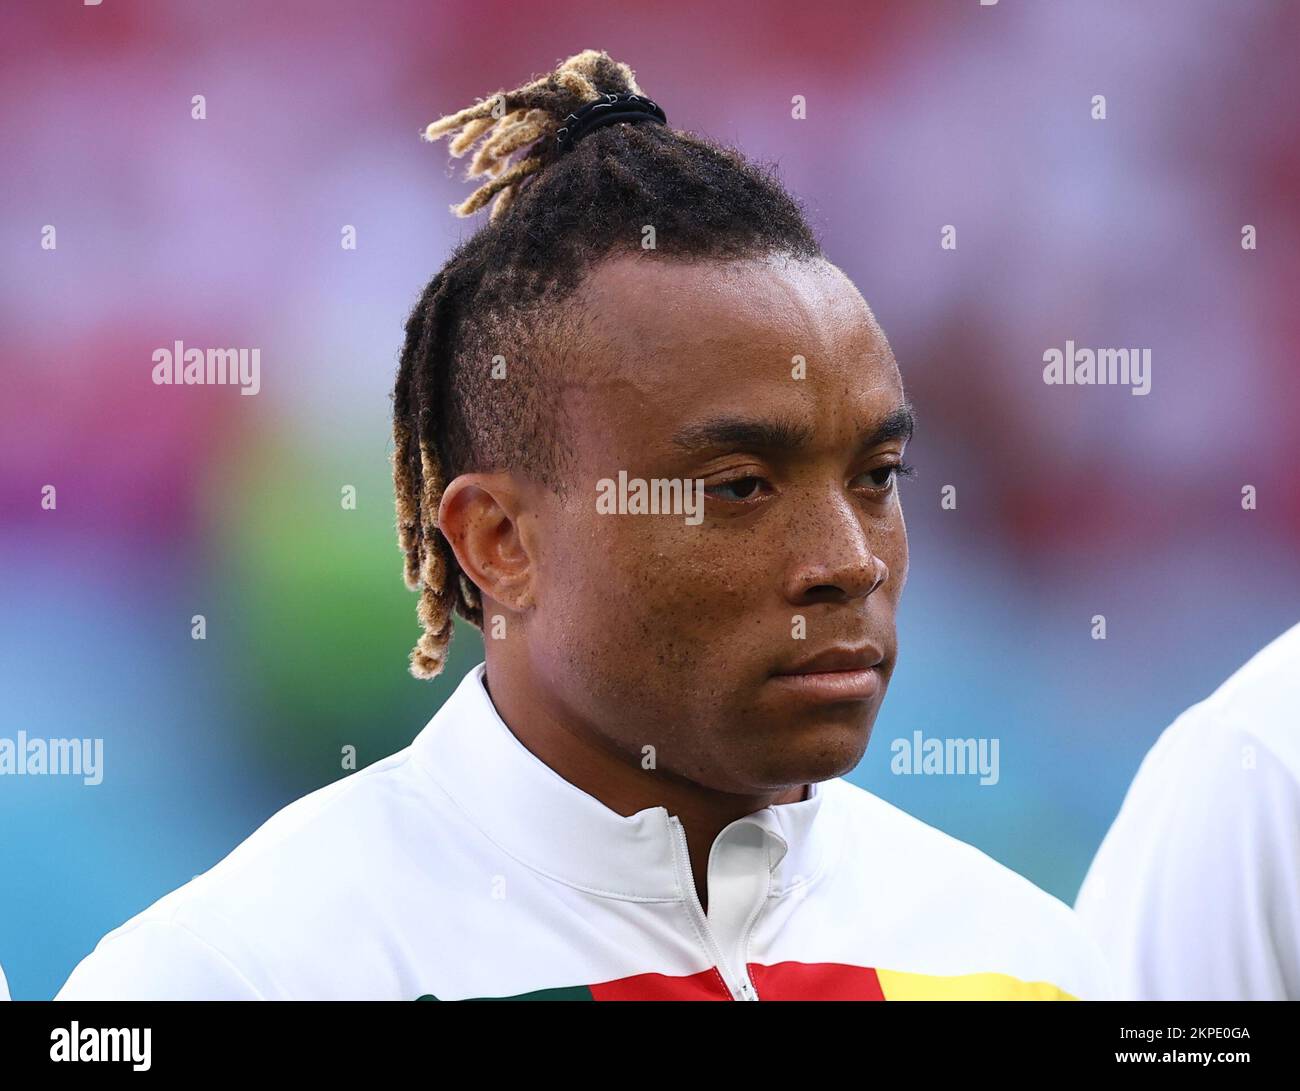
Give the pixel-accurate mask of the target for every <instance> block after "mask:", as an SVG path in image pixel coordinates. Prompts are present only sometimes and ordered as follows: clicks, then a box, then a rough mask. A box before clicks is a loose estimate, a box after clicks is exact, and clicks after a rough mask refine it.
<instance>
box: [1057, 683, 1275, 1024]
mask: <svg viewBox="0 0 1300 1091" xmlns="http://www.w3.org/2000/svg"><path fill="white" fill-rule="evenodd" d="M1290 715H1291V716H1292V717H1296V716H1300V710H1292V711H1291V712H1290ZM1294 722H1296V723H1297V724H1300V720H1295V721H1294ZM1298 730H1300V728H1298ZM1075 908H1076V910H1077V911H1078V914H1079V917H1080V918H1081V920H1082V921H1083V923H1084V927H1085V928H1087V929H1088V931H1089V932H1091V933H1092V935H1093V936H1094V938H1095V939H1096V940H1097V942H1098V944H1099V945H1100V946H1101V948H1102V950H1103V951H1104V952H1105V954H1106V956H1107V958H1108V961H1109V962H1110V964H1111V966H1112V968H1113V971H1114V974H1115V985H1116V990H1117V998H1119V999H1140V1000H1147V999H1150V1000H1155V999H1160V1000H1165V999H1168V1000H1195V999H1225V1000H1228V999H1240V1000H1244V999H1259V1000H1264V999H1274V1000H1283V999H1291V1000H1295V999H1300V781H1298V780H1297V777H1296V775H1295V773H1294V772H1293V770H1292V769H1291V768H1290V767H1289V765H1288V764H1287V763H1286V762H1284V761H1282V760H1280V759H1279V757H1278V756H1277V755H1276V754H1275V753H1274V752H1273V751H1272V750H1271V748H1270V747H1269V746H1267V745H1265V744H1264V743H1263V741H1262V740H1261V739H1260V738H1259V737H1258V736H1257V735H1255V734H1253V733H1252V732H1251V731H1250V730H1249V728H1248V726H1246V725H1238V724H1236V723H1227V722H1224V721H1223V720H1222V719H1221V718H1220V715H1219V711H1218V709H1213V708H1211V707H1210V706H1209V705H1207V703H1202V704H1200V705H1196V706H1194V707H1193V708H1190V709H1188V710H1187V712H1185V713H1184V714H1183V715H1182V716H1180V717H1179V718H1178V719H1177V720H1176V721H1175V722H1174V723H1173V724H1172V725H1170V727H1169V728H1167V729H1166V730H1165V732H1164V734H1162V735H1161V737H1160V739H1159V740H1158V741H1157V742H1156V744H1155V746H1154V747H1153V748H1152V749H1151V752H1150V753H1149V754H1148V755H1147V757H1146V759H1145V760H1144V761H1143V762H1142V766H1141V768H1140V769H1139V770H1138V774H1137V777H1136V778H1135V779H1134V781H1133V784H1132V785H1131V786H1130V788H1129V791H1128V794H1127V795H1126V797H1125V799H1124V804H1123V806H1122V807H1121V809H1120V813H1119V816H1118V817H1117V818H1116V819H1115V822H1114V824H1113V826H1112V827H1111V829H1110V832H1109V833H1107V835H1106V838H1105V840H1104V841H1103V842H1102V845H1101V848H1100V850H1099V851H1098V853H1097V858H1096V859H1095V860H1094V861H1093V863H1092V867H1091V868H1090V870H1089V872H1088V875H1087V878H1086V879H1085V880H1084V883H1083V887H1082V888H1081V889H1080V891H1079V897H1078V899H1077V901H1076V903H1075Z"/></svg>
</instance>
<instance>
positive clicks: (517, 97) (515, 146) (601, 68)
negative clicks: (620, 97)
mask: <svg viewBox="0 0 1300 1091" xmlns="http://www.w3.org/2000/svg"><path fill="white" fill-rule="evenodd" d="M620 93H628V94H633V95H639V94H641V89H640V88H639V87H638V86H637V82H636V76H635V75H634V74H633V72H632V69H630V68H629V67H628V66H627V65H625V64H622V63H620V62H618V61H615V60H613V59H612V58H611V57H610V56H609V54H607V53H603V52H601V51H600V50H596V49H584V50H583V51H582V52H581V53H575V54H574V55H573V56H572V57H569V58H568V59H567V60H564V61H561V62H560V64H559V67H558V68H556V70H555V71H554V72H552V73H550V74H549V75H547V76H543V77H542V78H540V79H535V80H533V81H532V82H531V83H526V84H524V85H523V86H521V87H516V88H515V89H514V90H513V91H497V92H496V93H495V94H493V95H489V96H488V97H487V98H485V99H482V100H480V101H479V102H477V103H475V104H474V105H473V106H468V107H466V108H465V109H463V110H459V111H457V112H456V113H454V114H448V115H447V116H446V117H440V118H439V119H438V120H437V121H434V122H431V123H430V124H429V125H428V126H426V127H425V129H424V132H423V134H422V136H423V137H424V139H425V140H429V141H433V140H439V139H441V138H442V137H444V136H445V137H447V138H448V139H449V145H448V151H449V152H450V153H451V154H452V155H453V156H455V157H456V158H457V159H459V158H461V157H463V156H465V155H467V154H468V153H469V152H470V150H471V149H474V148H475V147H477V150H476V151H475V152H474V157H473V158H472V159H471V160H470V163H469V168H468V170H467V171H466V172H465V173H466V177H468V178H471V179H474V178H487V179H489V181H487V182H485V183H483V185H481V186H479V188H478V189H476V190H475V191H474V192H473V193H471V194H470V195H469V196H468V197H467V198H466V199H465V200H464V201H462V202H461V203H460V204H458V205H452V211H453V212H455V213H456V215H457V216H471V215H473V214H474V213H475V212H477V211H478V210H479V209H481V208H482V207H483V206H484V205H486V204H487V203H488V202H489V201H491V200H493V198H495V199H496V202H495V204H493V206H492V212H491V214H490V216H489V220H490V221H491V222H496V220H497V219H499V218H500V217H501V215H502V214H503V213H504V212H505V211H506V209H507V208H509V207H510V204H511V202H512V201H513V200H514V197H515V194H516V193H517V192H518V191H519V187H520V186H521V185H522V184H523V182H524V180H525V179H526V178H528V177H529V176H530V175H533V174H536V173H537V172H538V171H539V170H541V169H542V167H544V166H545V165H546V163H547V162H549V161H550V160H551V159H552V158H554V157H555V155H556V152H555V150H554V143H555V142H554V139H553V138H554V136H555V133H556V130H558V129H559V128H560V126H561V125H562V123H563V119H564V118H566V117H567V116H568V115H569V114H571V113H573V112H574V111H575V110H577V109H578V108H579V107H581V106H585V105H586V104H587V103H589V102H595V101H596V100H597V99H599V98H600V97H601V96H602V95H605V94H620ZM548 137H549V138H552V139H550V140H548V139H547V138H548ZM539 148H540V149H543V150H539ZM525 149H528V150H527V151H525ZM520 152H522V153H523V154H522V155H521V157H520V158H519V159H517V160H516V161H515V162H513V163H512V162H511V156H513V155H515V154H516V153H520Z"/></svg>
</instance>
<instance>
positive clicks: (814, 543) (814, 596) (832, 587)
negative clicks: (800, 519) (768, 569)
mask: <svg viewBox="0 0 1300 1091" xmlns="http://www.w3.org/2000/svg"><path fill="white" fill-rule="evenodd" d="M792 537H793V538H795V539H796V540H797V541H799V542H800V543H801V545H800V547H799V555H798V557H797V559H796V563H795V564H794V565H792V566H791V569H790V571H789V574H788V576H787V577H786V588H785V593H786V598H787V599H788V600H789V601H790V602H791V603H792V604H794V605H796V606H805V605H809V604H812V603H817V602H835V603H845V602H850V601H852V600H854V599H859V598H866V597H867V596H868V595H870V594H872V593H874V592H875V591H877V590H879V589H880V588H881V587H882V586H883V585H884V583H885V581H886V580H888V579H889V566H888V565H886V564H885V562H884V560H883V559H882V558H881V557H879V556H878V555H877V554H876V553H875V552H874V551H873V550H872V548H871V541H870V539H869V537H868V535H867V530H866V527H864V526H863V523H862V516H861V514H860V513H859V512H858V511H856V510H855V508H854V506H853V504H852V503H851V502H849V501H848V500H847V499H845V498H842V497H836V498H835V500H834V502H833V503H832V504H830V505H829V506H827V507H823V508H821V509H820V510H819V511H818V512H817V513H816V514H815V515H814V514H813V513H806V515H805V521H804V523H803V528H802V531H801V532H797V533H795V534H794V535H792Z"/></svg>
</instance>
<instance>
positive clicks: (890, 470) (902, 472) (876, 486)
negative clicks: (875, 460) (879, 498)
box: [859, 462, 912, 494]
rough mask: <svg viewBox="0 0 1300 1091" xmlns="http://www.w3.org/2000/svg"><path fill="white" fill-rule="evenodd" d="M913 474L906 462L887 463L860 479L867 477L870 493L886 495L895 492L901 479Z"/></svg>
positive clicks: (860, 476)
mask: <svg viewBox="0 0 1300 1091" xmlns="http://www.w3.org/2000/svg"><path fill="white" fill-rule="evenodd" d="M911 472H912V467H911V466H909V465H907V463H905V462H887V463H886V464H885V465H883V466H877V467H876V468H875V469H873V470H867V471H866V473H863V474H860V475H859V478H864V477H865V478H866V479H867V480H868V481H869V482H870V485H869V486H867V487H868V488H869V489H870V491H872V492H876V493H881V494H884V493H888V492H891V491H892V490H893V488H894V486H895V485H896V484H897V483H898V479H899V478H900V477H906V476H907V475H908V474H910V473H911Z"/></svg>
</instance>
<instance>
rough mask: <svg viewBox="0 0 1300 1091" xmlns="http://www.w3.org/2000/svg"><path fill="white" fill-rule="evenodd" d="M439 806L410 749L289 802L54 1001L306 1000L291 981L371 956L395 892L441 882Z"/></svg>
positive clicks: (140, 918) (114, 936)
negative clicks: (351, 953) (346, 957)
mask: <svg viewBox="0 0 1300 1091" xmlns="http://www.w3.org/2000/svg"><path fill="white" fill-rule="evenodd" d="M442 799H443V797H442V793H441V791H440V789H439V788H438V787H437V785H436V783H435V782H434V781H433V780H432V778H430V777H429V776H428V775H427V773H425V772H424V771H423V769H422V768H421V766H420V765H418V764H417V763H415V762H413V761H412V760H411V748H410V747H408V748H406V749H405V750H402V751H400V752H398V753H397V754H394V755H392V756H390V757H388V758H385V759H383V760H381V761H379V762H376V763H375V764H373V765H370V766H368V767H366V768H365V769H363V770H360V771H358V772H356V773H353V774H351V775H350V776H348V777H347V778H345V779H343V780H340V781H336V782H335V783H333V784H330V785H327V786H326V787H324V788H320V789H318V790H317V791H314V792H311V793H309V794H308V795H305V796H303V797H301V798H299V799H297V800H295V801H294V802H292V803H290V804H288V805H287V806H286V807H284V808H282V809H281V810H280V811H278V812H276V813H275V814H274V815H273V816H272V817H271V818H269V819H268V820H267V821H266V822H264V823H263V824H262V825H261V826H260V827H259V828H258V829H257V830H256V831H255V832H254V833H252V834H251V835H250V836H249V837H248V838H247V839H245V840H244V841H243V842H242V843H240V844H239V845H238V846H237V847H236V848H235V849H234V850H233V851H232V852H231V853H230V854H229V855H227V856H226V857H225V858H224V859H222V860H221V861H220V862H219V863H217V864H216V865H215V866H214V867H212V868H211V869H210V870H208V871H206V872H204V873H203V874H201V875H197V876H195V877H194V878H193V879H191V880H190V881H189V882H187V883H185V884H184V885H183V886H181V887H179V888H178V889H176V890H174V891H172V892H171V893H169V894H167V895H166V896H165V897H163V898H161V899H159V900H158V901H156V902H154V903H153V904H152V905H151V906H149V907H148V908H147V909H145V910H143V911H142V912H141V913H139V914H137V915H136V916H135V917H132V918H131V919H130V920H128V921H127V922H126V923H124V924H122V925H121V926H119V927H117V928H115V929H113V930H112V931H111V932H109V933H108V934H107V935H105V936H104V938H103V939H102V940H100V942H99V944H98V945H97V946H96V947H95V949H94V951H92V952H91V954H89V955H88V956H87V957H86V958H85V959H83V960H82V962H81V964H80V965H79V966H78V967H77V968H76V970H75V971H74V972H73V974H72V976H71V977H70V978H69V979H68V982H67V983H66V984H65V985H64V988H63V990H62V991H61V992H60V994H59V996H60V998H61V999H66V998H70V997H75V998H78V999H93V998H96V997H100V996H103V997H109V996H111V997H114V998H127V997H136V998H149V997H153V998H159V999H163V998H185V997H187V996H188V997H202V998H220V997H236V996H237V997H246V998H254V997H259V996H265V997H270V998H274V997H277V996H280V995H284V994H286V993H289V994H292V993H294V992H299V991H301V983H300V981H299V980H297V979H296V976H295V975H297V974H299V973H301V972H303V971H304V969H306V971H307V972H310V968H311V967H312V966H317V965H323V963H324V962H326V961H327V960H328V959H329V958H331V957H333V956H336V955H338V954H339V952H340V949H341V948H343V947H347V946H352V947H360V948H365V947H366V945H367V943H368V942H370V939H371V937H369V936H368V925H369V924H370V923H371V922H375V921H381V920H383V919H384V917H385V915H386V914H387V913H389V912H391V911H392V907H393V906H394V905H395V904H399V903H400V902H401V900H402V899H403V898H406V897H417V896H419V895H418V892H417V891H415V890H413V889H403V887H404V886H407V887H411V886H414V885H416V884H418V883H419V881H420V878H421V877H423V878H424V879H427V878H428V877H429V876H431V875H436V874H437V873H438V870H439V869H438V868H437V866H436V863H437V860H436V853H437V850H438V846H439V844H440V843H443V841H444V840H445V839H441V838H439V837H438V836H436V831H437V830H438V828H439V827H440V824H441V823H442V822H443V821H444V819H446V818H447V813H446V812H447V810H448V808H446V807H445V806H444V805H442ZM431 863H432V864H434V865H435V866H433V867H430V866H429V865H430V864H431ZM421 865H422V866H421ZM335 971H336V973H335V976H337V967H335ZM380 971H381V967H376V972H377V973H380Z"/></svg>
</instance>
